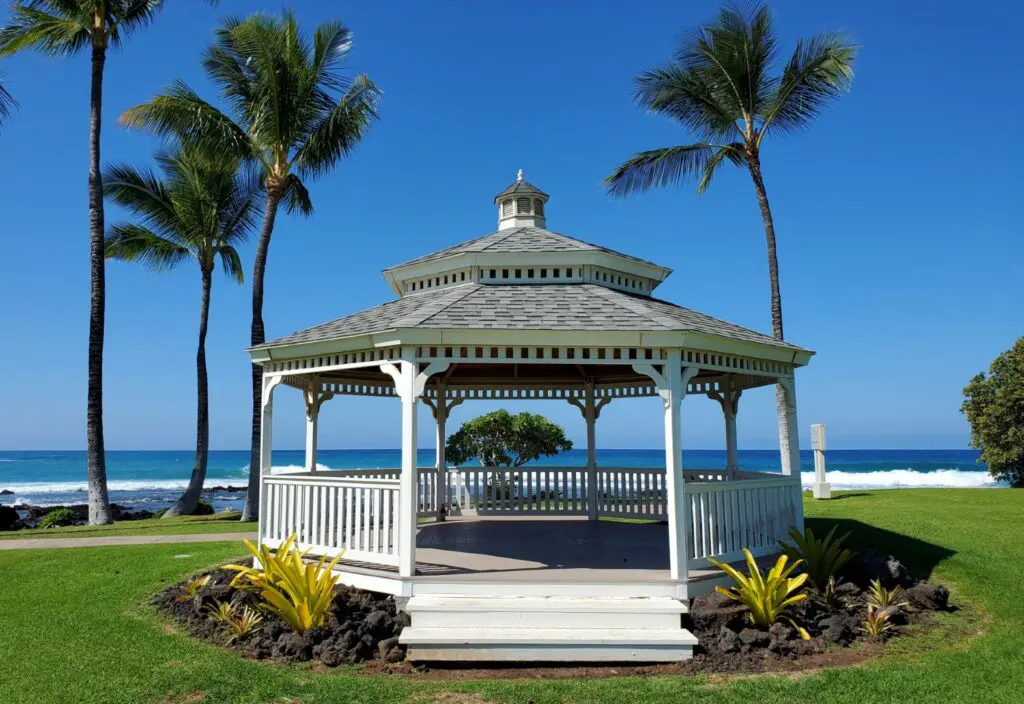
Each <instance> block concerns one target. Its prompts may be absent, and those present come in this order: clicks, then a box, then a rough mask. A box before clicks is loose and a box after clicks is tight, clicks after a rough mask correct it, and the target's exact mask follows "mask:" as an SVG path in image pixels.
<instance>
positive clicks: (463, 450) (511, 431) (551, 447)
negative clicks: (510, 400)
mask: <svg viewBox="0 0 1024 704" xmlns="http://www.w3.org/2000/svg"><path fill="white" fill-rule="evenodd" d="M571 449H572V441H571V440H570V439H569V438H567V437H566V436H565V431H564V430H563V429H562V426H560V425H558V424H556V423H552V422H551V421H550V420H548V419H547V418H545V417H544V416H542V415H538V414H536V413H527V412H525V411H524V412H523V413H520V414H518V415H512V414H511V413H509V412H508V411H506V410H505V409H501V410H499V411H494V412H493V413H486V414H484V415H482V416H479V417H477V418H474V419H473V420H470V421H467V422H466V423H463V424H462V427H461V428H459V429H458V431H456V432H455V433H454V434H453V435H451V436H449V438H448V443H447V445H446V449H445V457H446V458H447V460H448V461H449V462H451V463H452V464H456V465H460V464H466V463H467V462H472V461H474V460H476V461H477V462H479V463H480V464H481V465H483V466H484V467H496V468H514V467H521V466H522V465H524V464H526V463H527V462H532V461H533V460H536V459H539V458H541V457H550V456H551V455H557V454H558V453H559V452H565V451H567V450H571ZM517 479H518V477H516V476H514V475H512V474H511V473H510V472H508V471H499V472H495V473H494V475H493V476H492V477H491V481H490V483H489V485H488V487H487V493H488V495H489V497H493V496H498V497H499V498H508V497H509V496H511V493H512V487H513V486H514V485H515V483H516V481H517Z"/></svg>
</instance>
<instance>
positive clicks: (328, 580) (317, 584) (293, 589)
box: [225, 533, 341, 633]
mask: <svg viewBox="0 0 1024 704" xmlns="http://www.w3.org/2000/svg"><path fill="white" fill-rule="evenodd" d="M242 542H243V543H245V547H246V548H247V549H248V550H249V552H250V553H252V555H253V556H254V557H255V558H256V560H257V561H258V562H259V567H249V566H246V565H226V566H225V568H226V569H229V570H234V571H235V572H238V575H237V576H236V577H235V579H234V580H233V581H232V584H233V585H234V586H239V587H243V588H249V589H252V590H253V591H255V592H256V593H258V594H259V596H260V599H261V600H262V601H263V608H265V609H266V610H267V611H269V612H270V613H272V614H274V615H276V616H277V617H278V618H280V619H281V620H282V621H284V622H285V623H286V624H287V625H288V626H289V627H290V628H291V629H292V630H294V631H295V632H296V633H305V632H306V631H308V630H309V629H310V628H316V627H317V626H321V625H323V623H324V621H325V620H326V619H327V617H328V615H330V611H331V604H332V603H333V601H334V587H335V586H337V584H338V575H337V574H335V573H334V571H333V570H334V567H335V566H336V565H337V564H338V561H339V560H340V559H341V555H338V556H337V557H335V558H334V559H333V560H331V561H330V562H327V558H326V557H321V558H320V560H319V561H318V562H317V563H316V564H313V563H306V562H305V560H304V558H305V553H304V552H299V551H298V550H296V549H295V547H294V545H295V534H294V533H293V534H292V535H291V536H289V537H288V539H287V540H286V541H285V542H284V543H283V544H282V545H281V546H280V547H279V548H278V549H277V551H276V552H271V550H270V549H269V548H268V547H267V546H266V545H262V546H260V547H256V546H255V545H253V544H252V543H251V542H250V541H248V540H243V541H242Z"/></svg>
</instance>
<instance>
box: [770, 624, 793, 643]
mask: <svg viewBox="0 0 1024 704" xmlns="http://www.w3.org/2000/svg"><path fill="white" fill-rule="evenodd" d="M768 635H770V636H771V637H772V638H777V639H778V640H793V639H794V638H796V631H794V630H793V629H792V628H790V627H789V626H787V625H786V624H784V623H773V624H772V625H771V626H770V627H769V628H768Z"/></svg>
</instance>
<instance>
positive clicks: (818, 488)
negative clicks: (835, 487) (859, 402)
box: [811, 423, 832, 499]
mask: <svg viewBox="0 0 1024 704" xmlns="http://www.w3.org/2000/svg"><path fill="white" fill-rule="evenodd" d="M811 449H812V450H813V451H814V485H813V486H812V489H811V491H812V493H813V494H814V498H816V499H831V498H832V487H831V486H829V484H828V482H827V481H825V426H824V424H822V423H816V424H814V425H812V426H811Z"/></svg>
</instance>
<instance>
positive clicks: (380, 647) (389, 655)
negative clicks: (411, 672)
mask: <svg viewBox="0 0 1024 704" xmlns="http://www.w3.org/2000/svg"><path fill="white" fill-rule="evenodd" d="M377 652H378V654H379V655H380V659H381V660H383V661H384V662H390V663H395V662H402V661H403V660H405V649H404V648H403V647H402V645H401V644H400V643H399V642H398V638H385V639H384V640H382V641H381V642H380V643H378V644H377Z"/></svg>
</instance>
